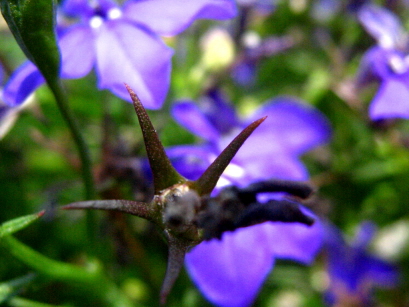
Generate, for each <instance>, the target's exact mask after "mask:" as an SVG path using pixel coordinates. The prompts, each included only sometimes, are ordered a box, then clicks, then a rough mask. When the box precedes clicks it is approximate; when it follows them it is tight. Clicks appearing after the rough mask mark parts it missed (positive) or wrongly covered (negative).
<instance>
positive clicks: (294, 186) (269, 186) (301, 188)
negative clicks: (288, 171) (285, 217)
mask: <svg viewBox="0 0 409 307" xmlns="http://www.w3.org/2000/svg"><path fill="white" fill-rule="evenodd" d="M267 192H285V193H288V194H291V195H294V196H298V197H300V198H308V197H309V196H310V195H311V194H312V193H313V192H314V189H313V188H312V187H311V186H309V185H308V184H306V183H304V182H301V181H291V180H279V179H272V180H265V181H259V182H255V183H252V184H250V185H248V186H247V187H245V188H242V189H240V191H239V193H240V197H241V198H244V197H249V198H251V199H252V196H253V195H254V194H258V193H267Z"/></svg>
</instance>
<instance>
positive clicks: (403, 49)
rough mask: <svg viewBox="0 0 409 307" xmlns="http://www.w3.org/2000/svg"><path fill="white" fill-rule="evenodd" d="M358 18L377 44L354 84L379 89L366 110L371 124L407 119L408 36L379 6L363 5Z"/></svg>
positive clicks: (388, 12) (371, 50)
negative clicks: (384, 120)
mask: <svg viewBox="0 0 409 307" xmlns="http://www.w3.org/2000/svg"><path fill="white" fill-rule="evenodd" d="M358 17H359V20H360V22H361V23H362V25H363V26H364V28H365V29H366V30H367V32H368V33H369V34H371V35H372V36H373V37H374V38H375V40H376V41H377V46H375V47H372V48H371V49H370V50H368V51H367V52H366V54H365V55H364V57H363V60H362V63H361V67H360V73H359V76H358V82H359V83H360V84H361V85H364V84H365V83H367V82H370V81H377V82H379V83H380V87H379V89H378V92H377V93H376V95H375V97H374V98H373V100H372V102H371V105H370V107H369V116H370V117H371V119H373V120H379V119H386V118H406V119H407V118H409V55H408V54H409V49H408V35H407V33H405V32H404V30H403V28H402V26H401V23H400V21H399V19H398V18H397V16H395V15H394V14H393V13H392V12H390V11H388V10H387V9H384V8H382V7H379V6H375V5H363V6H362V7H361V9H360V10H359V12H358Z"/></svg>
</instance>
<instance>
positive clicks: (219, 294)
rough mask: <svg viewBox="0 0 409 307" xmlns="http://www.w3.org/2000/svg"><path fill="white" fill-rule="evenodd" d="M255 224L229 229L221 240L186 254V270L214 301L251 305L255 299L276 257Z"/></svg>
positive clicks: (234, 305)
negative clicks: (231, 230) (233, 229)
mask: <svg viewBox="0 0 409 307" xmlns="http://www.w3.org/2000/svg"><path fill="white" fill-rule="evenodd" d="M267 239H268V237H266V235H265V233H264V231H260V229H259V228H258V227H257V226H255V227H248V228H243V229H238V230H236V231H235V232H226V233H224V234H223V237H222V240H217V239H214V240H210V241H205V242H202V243H200V244H199V245H198V246H196V247H195V248H193V249H192V250H191V251H190V252H189V253H188V254H187V255H186V266H187V270H188V272H189V274H190V276H191V278H192V279H193V281H194V282H195V283H196V285H197V286H198V288H199V289H200V291H202V293H203V294H204V295H205V296H206V297H207V298H208V299H209V300H210V301H211V302H213V303H214V304H216V305H218V306H226V307H240V306H249V305H250V304H251V303H252V302H253V300H254V299H255V297H256V295H257V293H258V291H259V289H260V287H261V285H262V283H263V281H264V279H265V278H266V276H267V274H268V273H269V271H270V270H271V268H272V266H273V264H274V259H273V255H272V254H271V252H270V250H269V248H268V247H267V245H266V244H264V242H266V240H267Z"/></svg>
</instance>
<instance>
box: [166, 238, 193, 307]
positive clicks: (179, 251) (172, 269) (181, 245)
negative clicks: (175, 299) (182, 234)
mask: <svg viewBox="0 0 409 307" xmlns="http://www.w3.org/2000/svg"><path fill="white" fill-rule="evenodd" d="M168 244H169V255H168V266H167V268H166V275H165V279H164V280H163V284H162V289H161V291H160V303H161V304H162V305H164V304H166V299H167V297H168V295H169V293H170V291H171V290H172V288H173V285H174V284H175V281H176V279H177V278H178V277H179V273H180V270H181V269H182V267H183V263H184V261H185V255H186V252H187V249H188V248H189V247H190V244H189V243H188V242H186V241H182V240H180V239H177V238H174V237H173V236H170V235H169V236H168Z"/></svg>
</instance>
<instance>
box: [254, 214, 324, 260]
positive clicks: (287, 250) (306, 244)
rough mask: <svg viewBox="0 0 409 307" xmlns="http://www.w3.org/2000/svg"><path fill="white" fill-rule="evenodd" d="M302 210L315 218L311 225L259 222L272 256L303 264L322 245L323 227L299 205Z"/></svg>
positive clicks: (313, 255) (314, 254) (311, 257)
mask: <svg viewBox="0 0 409 307" xmlns="http://www.w3.org/2000/svg"><path fill="white" fill-rule="evenodd" d="M300 208H301V210H302V212H303V213H304V214H306V215H308V216H311V217H313V218H314V219H315V222H314V224H313V225H312V226H307V225H304V224H301V223H282V222H267V223H263V224H261V225H260V226H259V227H263V228H264V231H265V233H266V234H268V236H269V240H268V241H266V242H271V249H272V250H273V253H274V256H275V257H276V258H281V259H290V260H294V261H298V262H301V263H303V264H311V262H312V261H313V260H314V258H315V256H316V254H317V253H318V251H319V249H320V248H321V246H322V243H323V240H324V229H323V226H322V224H321V222H320V220H319V219H318V218H317V217H316V216H315V215H314V214H313V213H312V212H311V211H309V210H308V209H306V208H304V207H300Z"/></svg>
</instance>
